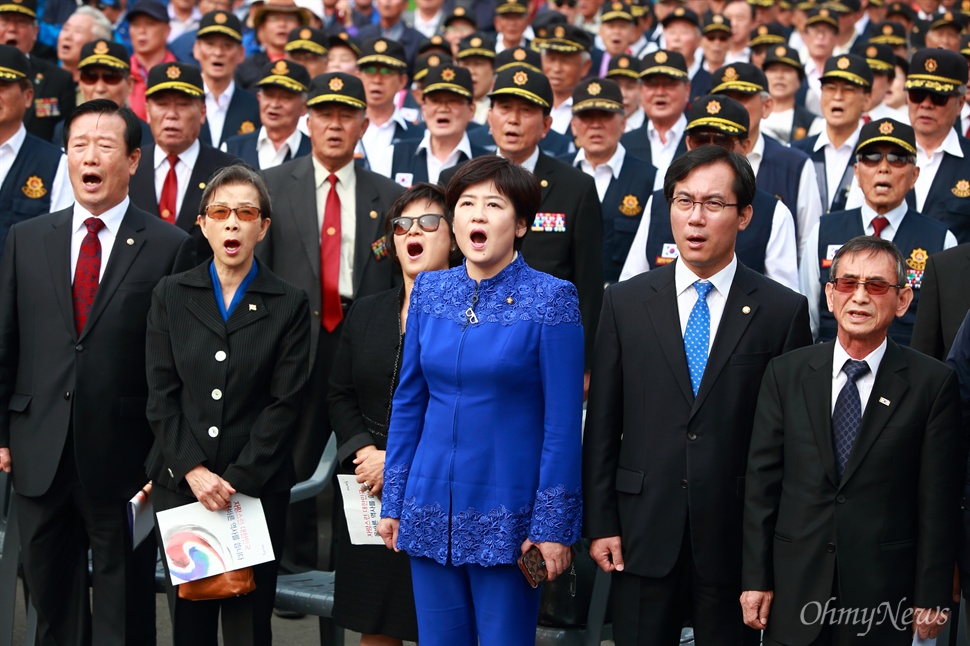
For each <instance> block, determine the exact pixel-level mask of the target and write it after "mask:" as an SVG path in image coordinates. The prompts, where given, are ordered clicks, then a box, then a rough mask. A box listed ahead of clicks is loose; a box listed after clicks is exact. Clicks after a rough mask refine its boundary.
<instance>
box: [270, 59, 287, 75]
mask: <svg viewBox="0 0 970 646" xmlns="http://www.w3.org/2000/svg"><path fill="white" fill-rule="evenodd" d="M289 73H290V68H289V67H287V65H286V61H276V65H274V66H273V74H279V75H286V74H289Z"/></svg>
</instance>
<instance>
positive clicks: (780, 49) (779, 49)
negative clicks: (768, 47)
mask: <svg viewBox="0 0 970 646" xmlns="http://www.w3.org/2000/svg"><path fill="white" fill-rule="evenodd" d="M787 53H788V50H787V49H785V46H784V45H779V46H778V47H776V48H775V56H784V55H785V54H787Z"/></svg>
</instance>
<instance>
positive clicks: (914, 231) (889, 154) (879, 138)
mask: <svg viewBox="0 0 970 646" xmlns="http://www.w3.org/2000/svg"><path fill="white" fill-rule="evenodd" d="M855 159H856V161H855V175H856V181H857V182H858V183H859V186H860V187H861V190H862V193H863V195H864V196H865V204H863V205H862V206H861V207H859V208H855V209H850V210H848V211H839V212H837V213H831V214H829V215H825V216H823V217H822V219H821V220H820V221H819V223H818V225H816V227H815V229H814V230H813V231H812V233H811V234H810V235H809V238H808V245H807V246H806V249H805V254H804V255H803V256H802V262H801V266H800V267H799V284H800V286H801V292H802V293H803V294H805V296H807V297H808V303H809V313H810V314H811V317H812V334H813V335H814V336H815V338H816V339H818V340H820V341H830V340H832V339H834V338H835V336H836V333H837V330H836V327H837V321H836V319H835V317H834V316H833V314H832V312H830V311H828V308H827V307H826V302H825V298H826V296H825V293H824V291H825V285H826V283H827V281H828V269H829V267H831V266H832V260H833V258H834V257H835V254H836V252H838V250H839V247H840V245H842V244H843V243H845V241H847V240H850V239H852V238H854V237H856V236H861V235H872V236H876V237H878V238H882V239H883V240H890V241H892V242H893V243H894V244H895V245H896V246H897V247H898V248H899V251H900V252H901V253H902V254H903V257H904V258H906V278H907V284H908V285H909V286H910V287H911V288H912V290H913V298H912V301H911V303H910V305H909V308H908V309H907V310H906V312H905V313H904V314H902V315H901V316H900V317H899V318H897V319H895V320H894V321H893V323H892V325H890V326H889V336H890V337H891V338H892V339H893V340H894V341H895V342H896V343H899V344H900V345H909V343H910V339H911V338H912V333H913V323H914V322H915V320H916V308H917V305H918V304H919V294H920V285H921V281H922V276H923V270H924V269H925V267H926V261H927V258H928V257H929V256H931V255H933V254H935V253H937V252H940V251H942V250H944V249H949V248H950V247H955V246H956V244H957V241H956V238H955V237H954V236H953V234H952V233H950V232H949V231H948V230H947V228H946V225H945V224H943V223H942V222H940V221H938V220H933V219H930V218H928V217H925V216H923V215H920V213H919V212H918V211H916V210H915V209H913V208H911V207H910V206H909V204H907V203H906V194H907V192H908V191H909V190H910V189H911V188H912V187H913V185H914V184H915V183H916V181H917V178H918V177H919V175H920V172H921V170H920V169H919V168H917V167H916V137H915V135H914V133H913V129H912V128H911V127H910V126H907V125H906V124H904V123H900V122H899V121H895V120H893V119H879V120H878V121H870V122H869V123H867V124H866V125H865V126H863V127H862V131H861V135H860V137H859V143H858V145H857V146H856V149H855Z"/></svg>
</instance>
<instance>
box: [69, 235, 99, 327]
mask: <svg viewBox="0 0 970 646" xmlns="http://www.w3.org/2000/svg"><path fill="white" fill-rule="evenodd" d="M84 226H86V227H87V229H88V232H87V233H86V234H85V235H84V240H82V241H81V251H80V253H79V254H78V256H77V266H76V267H75V268H74V286H73V288H72V290H71V291H72V295H73V297H74V327H75V328H77V333H78V336H80V335H81V330H83V329H84V324H85V323H87V320H88V314H90V313H91V306H92V305H94V297H95V296H96V295H97V293H98V279H99V277H100V275H101V240H99V239H98V232H99V231H100V230H101V229H103V228H104V222H102V221H101V220H99V219H98V218H88V219H87V220H85V221H84Z"/></svg>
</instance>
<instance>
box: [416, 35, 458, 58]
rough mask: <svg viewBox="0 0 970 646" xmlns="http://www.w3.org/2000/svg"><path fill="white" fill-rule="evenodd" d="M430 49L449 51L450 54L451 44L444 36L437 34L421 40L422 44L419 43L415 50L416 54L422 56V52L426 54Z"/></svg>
mask: <svg viewBox="0 0 970 646" xmlns="http://www.w3.org/2000/svg"><path fill="white" fill-rule="evenodd" d="M430 51H441V52H448V54H449V55H450V54H451V45H449V44H448V41H446V40H445V39H444V36H442V35H441V34H435V35H434V36H432V37H431V38H425V39H424V40H422V41H421V44H420V45H418V49H417V51H415V55H417V56H420V55H421V54H425V53H427V52H430Z"/></svg>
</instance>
